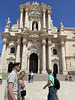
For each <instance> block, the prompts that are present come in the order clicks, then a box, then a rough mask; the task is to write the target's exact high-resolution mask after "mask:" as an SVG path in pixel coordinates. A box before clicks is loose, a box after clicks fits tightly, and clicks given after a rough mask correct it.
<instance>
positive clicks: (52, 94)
mask: <svg viewBox="0 0 75 100" xmlns="http://www.w3.org/2000/svg"><path fill="white" fill-rule="evenodd" d="M47 73H48V75H49V76H48V83H47V84H46V85H45V86H44V87H43V89H45V88H46V87H48V88H49V94H48V100H51V98H52V100H56V97H55V87H54V77H53V75H52V70H50V69H48V70H47Z"/></svg>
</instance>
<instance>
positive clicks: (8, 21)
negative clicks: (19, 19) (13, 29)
mask: <svg viewBox="0 0 75 100" xmlns="http://www.w3.org/2000/svg"><path fill="white" fill-rule="evenodd" d="M6 22H7V24H6V26H7V27H9V26H10V23H11V21H10V18H8V20H6Z"/></svg>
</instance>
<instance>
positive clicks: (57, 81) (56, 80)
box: [53, 72, 60, 100]
mask: <svg viewBox="0 0 75 100" xmlns="http://www.w3.org/2000/svg"><path fill="white" fill-rule="evenodd" d="M53 76H54V87H55V96H56V100H59V98H58V95H57V90H59V89H60V82H59V80H58V79H57V77H56V76H57V74H56V73H55V72H53Z"/></svg>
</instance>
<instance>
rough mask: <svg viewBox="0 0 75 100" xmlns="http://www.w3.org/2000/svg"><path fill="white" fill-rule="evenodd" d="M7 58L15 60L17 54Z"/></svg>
mask: <svg viewBox="0 0 75 100" xmlns="http://www.w3.org/2000/svg"><path fill="white" fill-rule="evenodd" d="M7 60H15V56H13V57H12V56H11V57H8V58H7Z"/></svg>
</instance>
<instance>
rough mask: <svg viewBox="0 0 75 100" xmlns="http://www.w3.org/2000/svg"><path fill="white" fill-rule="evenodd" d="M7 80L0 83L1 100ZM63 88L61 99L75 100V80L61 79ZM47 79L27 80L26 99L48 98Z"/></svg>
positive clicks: (41, 99) (42, 99)
mask: <svg viewBox="0 0 75 100" xmlns="http://www.w3.org/2000/svg"><path fill="white" fill-rule="evenodd" d="M5 83H6V80H3V83H2V84H0V100H3V97H4V90H5ZM60 83H61V88H60V90H58V97H59V100H75V81H74V82H68V81H60ZM45 84H46V81H34V82H33V83H28V82H27V81H25V85H26V91H27V95H26V97H25V100H47V94H48V88H46V89H45V90H43V86H44V85H45Z"/></svg>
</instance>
